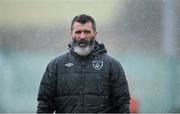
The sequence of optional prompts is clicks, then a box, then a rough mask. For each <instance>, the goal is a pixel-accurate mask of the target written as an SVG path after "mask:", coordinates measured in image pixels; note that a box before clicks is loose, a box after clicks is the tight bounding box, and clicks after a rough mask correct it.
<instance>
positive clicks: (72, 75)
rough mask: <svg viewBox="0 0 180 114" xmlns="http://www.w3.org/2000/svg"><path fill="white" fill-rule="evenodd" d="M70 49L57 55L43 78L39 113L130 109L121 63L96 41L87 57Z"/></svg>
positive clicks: (125, 110)
mask: <svg viewBox="0 0 180 114" xmlns="http://www.w3.org/2000/svg"><path fill="white" fill-rule="evenodd" d="M69 49H70V51H69V52H67V53H65V54H63V55H61V56H59V57H56V58H55V59H53V60H52V61H51V62H50V63H49V64H48V66H47V68H46V71H45V73H44V75H43V77H42V79H41V82H40V87H39V93H38V98H37V100H38V106H37V112H38V113H40V112H43V113H50V112H56V113H65V112H66V113H67V112H76V113H81V112H83V113H85V112H86V113H89V112H90V113H92V112H94V113H96V112H102V113H105V112H121V113H122V112H129V101H130V94H129V89H128V83H127V80H126V77H125V73H124V71H123V68H122V66H121V65H120V63H119V62H118V61H117V60H116V59H114V58H112V57H110V56H109V55H107V51H106V49H105V47H104V45H103V44H101V43H98V42H97V41H96V42H95V48H94V51H93V52H92V53H91V54H89V55H88V56H86V57H80V56H78V55H77V54H76V53H75V52H74V51H73V49H72V44H69Z"/></svg>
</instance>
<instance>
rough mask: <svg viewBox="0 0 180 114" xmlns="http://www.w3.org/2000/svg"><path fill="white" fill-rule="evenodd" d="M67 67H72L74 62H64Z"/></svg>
mask: <svg viewBox="0 0 180 114" xmlns="http://www.w3.org/2000/svg"><path fill="white" fill-rule="evenodd" d="M64 65H65V66H66V67H72V66H73V65H74V64H73V63H66V64H64Z"/></svg>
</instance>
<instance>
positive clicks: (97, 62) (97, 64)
mask: <svg viewBox="0 0 180 114" xmlns="http://www.w3.org/2000/svg"><path fill="white" fill-rule="evenodd" d="M92 65H93V67H94V69H96V70H100V69H101V68H102V67H103V61H102V60H93V62H92Z"/></svg>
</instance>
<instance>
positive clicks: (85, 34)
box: [71, 22, 97, 46]
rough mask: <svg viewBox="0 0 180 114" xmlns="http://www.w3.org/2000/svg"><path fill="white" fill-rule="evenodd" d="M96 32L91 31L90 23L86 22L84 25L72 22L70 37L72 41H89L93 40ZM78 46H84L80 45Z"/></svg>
mask: <svg viewBox="0 0 180 114" xmlns="http://www.w3.org/2000/svg"><path fill="white" fill-rule="evenodd" d="M96 34H97V32H96V31H94V30H93V27H92V23H91V22H87V23H85V24H82V23H79V22H74V24H73V30H72V31H71V37H72V39H73V40H76V41H77V42H79V41H88V42H89V41H91V40H95V38H96ZM79 46H85V45H83V44H80V45H79Z"/></svg>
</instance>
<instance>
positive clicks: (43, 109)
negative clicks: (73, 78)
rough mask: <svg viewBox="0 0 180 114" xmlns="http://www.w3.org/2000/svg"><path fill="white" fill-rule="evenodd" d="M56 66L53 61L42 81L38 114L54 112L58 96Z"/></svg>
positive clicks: (38, 99)
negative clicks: (56, 96)
mask: <svg viewBox="0 0 180 114" xmlns="http://www.w3.org/2000/svg"><path fill="white" fill-rule="evenodd" d="M55 91H56V65H55V63H54V61H51V62H50V63H49V64H48V66H47V68H46V71H45V72H44V75H43V77H42V79H41V82H40V86H39V92H38V97H37V101H38V105H37V113H52V112H54V98H55V94H56V92H55Z"/></svg>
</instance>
